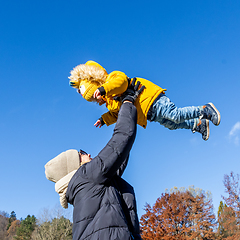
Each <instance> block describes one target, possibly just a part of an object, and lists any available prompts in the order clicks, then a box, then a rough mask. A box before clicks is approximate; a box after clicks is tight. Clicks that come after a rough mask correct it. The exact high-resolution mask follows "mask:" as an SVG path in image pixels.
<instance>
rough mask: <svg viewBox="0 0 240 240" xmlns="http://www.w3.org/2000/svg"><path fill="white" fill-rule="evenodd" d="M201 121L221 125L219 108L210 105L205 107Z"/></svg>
mask: <svg viewBox="0 0 240 240" xmlns="http://www.w3.org/2000/svg"><path fill="white" fill-rule="evenodd" d="M200 118H201V119H208V120H210V121H212V123H213V124H214V125H216V126H218V125H219V123H220V120H221V116H220V113H219V111H218V110H217V108H216V107H215V106H214V105H213V104H212V103H208V104H206V105H204V106H203V110H202V111H201V116H200Z"/></svg>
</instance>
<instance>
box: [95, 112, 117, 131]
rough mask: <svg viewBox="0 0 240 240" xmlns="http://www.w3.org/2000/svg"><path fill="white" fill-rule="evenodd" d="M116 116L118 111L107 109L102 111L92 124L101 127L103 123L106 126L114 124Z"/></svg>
mask: <svg viewBox="0 0 240 240" xmlns="http://www.w3.org/2000/svg"><path fill="white" fill-rule="evenodd" d="M117 118H118V111H115V112H111V111H108V112H106V113H104V114H103V115H102V116H101V117H100V118H99V119H98V120H97V121H96V122H95V124H94V126H96V127H99V128H101V127H102V126H103V125H104V124H106V125H107V126H109V125H112V124H114V123H115V122H116V121H117Z"/></svg>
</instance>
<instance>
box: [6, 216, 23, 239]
mask: <svg viewBox="0 0 240 240" xmlns="http://www.w3.org/2000/svg"><path fill="white" fill-rule="evenodd" d="M20 223H21V222H20V221H19V220H17V219H16V220H15V221H13V222H12V223H11V226H10V228H9V229H8V230H7V237H6V240H13V239H15V237H16V233H17V229H18V228H19V227H20Z"/></svg>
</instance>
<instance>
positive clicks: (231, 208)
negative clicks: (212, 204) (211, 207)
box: [218, 172, 240, 240]
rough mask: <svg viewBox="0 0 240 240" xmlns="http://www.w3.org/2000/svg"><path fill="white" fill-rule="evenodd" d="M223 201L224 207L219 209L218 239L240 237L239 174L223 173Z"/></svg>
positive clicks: (232, 239) (227, 239)
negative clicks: (224, 194)
mask: <svg viewBox="0 0 240 240" xmlns="http://www.w3.org/2000/svg"><path fill="white" fill-rule="evenodd" d="M223 183H224V186H225V193H226V194H227V196H223V200H224V201H225V204H224V207H222V208H221V209H220V210H219V216H218V225H219V228H218V234H219V238H220V239H226V240H235V239H240V188H239V175H238V174H237V175H235V174H234V173H233V172H231V173H230V175H227V174H226V175H224V181H223Z"/></svg>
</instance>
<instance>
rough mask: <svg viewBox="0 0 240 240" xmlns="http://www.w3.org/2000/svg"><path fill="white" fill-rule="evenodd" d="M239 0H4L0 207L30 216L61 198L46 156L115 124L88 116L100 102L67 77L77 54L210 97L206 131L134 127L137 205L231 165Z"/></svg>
mask: <svg viewBox="0 0 240 240" xmlns="http://www.w3.org/2000/svg"><path fill="white" fill-rule="evenodd" d="M239 29H240V2H239V1H233V0H225V1H221V0H220V1H219V0H211V1H210V0H209V1H206V0H203V1H190V0H187V1H178V0H170V1H161V0H160V1H159V0H158V1H147V2H146V1H141V0H140V1H137V2H136V1H135V2H134V1H125V0H123V1H120V2H119V1H102V2H99V1H90V2H89V1H72V0H70V1H44V0H43V1H28V0H26V1H16V0H13V1H2V2H1V8H0V31H1V38H0V63H1V64H0V78H1V81H0V84H1V87H0V91H1V93H0V111H1V118H0V132H1V133H0V141H1V144H0V169H1V174H0V182H1V186H0V192H1V198H0V211H6V212H8V213H10V212H11V211H15V213H16V214H17V218H21V217H22V218H25V217H26V216H27V215H28V214H30V215H35V216H37V217H38V215H39V214H40V212H41V211H42V209H44V208H54V206H56V204H58V202H59V197H58V194H57V193H56V192H55V190H54V183H52V182H50V181H48V180H47V179H46V178H45V173H44V165H45V164H46V163H47V162H48V161H49V160H50V159H52V158H54V157H55V156H57V155H58V154H59V153H61V152H63V151H66V150H68V149H79V148H82V149H84V150H86V151H87V152H89V153H91V155H92V156H93V157H94V156H96V155H97V154H98V152H99V151H100V150H101V149H102V148H103V147H104V146H105V144H106V143H107V141H108V140H109V139H110V137H111V135H112V132H113V127H114V126H110V127H106V126H104V127H102V128H101V129H98V128H95V127H94V126H93V124H94V123H95V121H96V120H97V119H98V118H99V117H100V116H101V114H103V113H104V112H106V111H107V109H106V108H105V107H103V106H102V107H99V106H97V105H96V104H92V103H88V102H87V101H85V100H84V99H82V98H81V96H80V95H79V94H77V93H76V91H75V90H74V89H72V88H71V87H70V86H69V83H68V76H69V75H70V71H71V70H72V69H73V67H75V66H76V65H78V64H80V63H85V62H86V61H87V60H95V61H97V62H99V63H100V64H101V65H102V66H103V67H104V68H105V69H106V70H107V71H108V72H111V71H114V70H120V71H123V72H125V73H126V74H127V75H128V76H129V77H135V76H137V77H143V78H146V79H148V80H151V81H153V82H154V83H155V84H157V85H159V86H161V87H163V88H166V89H167V92H166V94H167V96H168V97H170V99H171V100H172V101H173V102H175V104H176V105H177V106H178V107H183V106H189V105H190V106H191V105H197V106H198V105H203V104H205V103H208V102H213V103H214V104H215V105H216V107H217V108H218V109H219V111H220V112H221V116H222V121H221V124H220V125H219V126H218V127H216V126H214V125H213V124H210V138H209V140H208V141H207V142H205V141H203V140H202V139H201V135H200V134H198V133H195V134H193V133H192V132H191V131H189V130H176V131H170V130H168V129H166V128H164V127H163V126H161V125H159V124H158V123H150V122H149V123H148V126H147V129H143V128H142V127H140V126H139V127H138V133H137V138H136V141H135V144H134V146H133V149H132V152H131V156H130V161H129V165H128V167H127V169H126V171H125V173H124V176H123V177H124V179H126V180H127V181H128V182H129V183H130V184H132V185H133V186H134V188H135V192H136V197H137V204H138V213H139V217H140V216H141V215H142V214H143V213H144V210H143V208H144V205H145V203H146V202H147V203H149V204H151V205H152V204H153V203H155V201H156V199H157V198H158V197H160V196H161V193H163V192H165V189H171V188H173V187H178V188H180V187H186V188H188V187H189V186H191V185H194V186H195V187H196V188H201V189H203V190H205V191H211V192H212V196H213V203H214V207H215V210H217V208H218V205H219V202H220V200H221V199H222V198H221V195H223V194H224V187H223V177H224V174H229V173H230V172H231V171H234V172H235V173H240V170H239V167H240V161H239V160H240V157H239V156H240V140H239V138H240V112H239V109H240V107H239V104H240V100H239V88H240V77H239V76H240V67H239V66H240V31H239Z"/></svg>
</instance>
